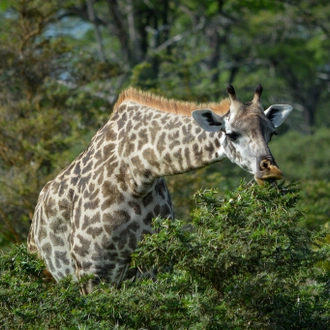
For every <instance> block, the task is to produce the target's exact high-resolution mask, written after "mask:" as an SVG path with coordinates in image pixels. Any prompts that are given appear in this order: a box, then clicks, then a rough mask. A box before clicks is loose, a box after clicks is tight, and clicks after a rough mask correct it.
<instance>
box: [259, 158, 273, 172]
mask: <svg viewBox="0 0 330 330" xmlns="http://www.w3.org/2000/svg"><path fill="white" fill-rule="evenodd" d="M270 166H271V162H270V161H269V160H267V159H264V160H262V161H261V163H260V170H267V169H269V168H270Z"/></svg>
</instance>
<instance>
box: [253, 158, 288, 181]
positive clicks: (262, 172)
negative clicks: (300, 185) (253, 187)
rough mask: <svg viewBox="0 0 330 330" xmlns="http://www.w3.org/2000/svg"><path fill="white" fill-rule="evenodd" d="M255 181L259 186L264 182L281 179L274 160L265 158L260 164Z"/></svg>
mask: <svg viewBox="0 0 330 330" xmlns="http://www.w3.org/2000/svg"><path fill="white" fill-rule="evenodd" d="M255 179H256V181H257V183H258V184H259V185H263V184H264V182H265V181H271V180H281V179H283V173H282V171H281V170H280V169H279V168H278V166H277V164H276V162H275V160H274V159H273V158H270V157H267V158H264V159H263V160H262V161H261V162H260V164H259V171H258V174H257V175H256V176H255Z"/></svg>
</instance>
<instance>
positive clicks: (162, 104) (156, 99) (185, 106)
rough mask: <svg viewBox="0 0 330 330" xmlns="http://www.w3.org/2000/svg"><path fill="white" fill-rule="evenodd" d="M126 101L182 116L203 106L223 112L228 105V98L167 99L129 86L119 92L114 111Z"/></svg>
mask: <svg viewBox="0 0 330 330" xmlns="http://www.w3.org/2000/svg"><path fill="white" fill-rule="evenodd" d="M127 101H133V102H137V103H139V104H143V105H146V106H149V107H151V108H154V109H157V110H160V111H164V112H169V113H175V114H180V115H184V116H190V115H191V113H192V111H194V110H197V109H205V108H207V109H212V110H213V111H214V112H216V113H218V114H225V113H227V112H228V111H229V107H230V100H229V99H227V98H226V99H223V100H222V101H220V102H219V103H215V102H211V103H194V102H187V101H179V100H174V99H168V98H165V97H163V96H159V95H156V94H152V93H150V92H144V91H141V90H138V89H135V88H133V87H129V88H127V89H125V90H124V91H122V92H121V93H120V95H119V97H118V100H117V102H116V104H115V106H114V111H116V110H117V109H118V108H119V106H120V105H121V104H122V103H124V102H127Z"/></svg>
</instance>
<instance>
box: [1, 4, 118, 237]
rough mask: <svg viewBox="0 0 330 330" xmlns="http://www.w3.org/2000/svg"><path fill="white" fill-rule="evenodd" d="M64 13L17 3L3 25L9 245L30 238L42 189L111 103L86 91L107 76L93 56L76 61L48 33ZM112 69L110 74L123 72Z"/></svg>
mask: <svg viewBox="0 0 330 330" xmlns="http://www.w3.org/2000/svg"><path fill="white" fill-rule="evenodd" d="M67 5H70V2H67ZM59 9H60V8H59V4H58V3H57V2H56V1H50V2H47V3H45V2H40V1H38V0H36V1H30V2H26V1H17V2H15V4H14V6H13V7H12V8H11V9H10V10H8V12H7V13H6V15H7V16H6V19H4V20H3V24H2V25H1V27H0V29H1V33H0V36H1V46H0V84H1V91H2V92H1V95H0V191H1V197H0V233H1V234H2V236H1V237H4V238H5V240H6V241H13V242H20V241H21V239H24V238H25V237H26V235H27V231H28V226H29V221H31V219H32V216H33V211H34V207H35V205H36V201H37V196H38V194H39V191H40V189H41V187H42V186H43V185H44V184H45V182H46V180H49V179H50V178H52V176H53V175H54V174H53V173H54V172H58V171H59V170H60V169H61V168H62V167H64V166H65V165H66V164H67V163H68V162H69V160H70V158H71V157H72V156H71V152H72V149H73V148H74V150H75V151H76V152H77V151H79V150H81V149H82V145H83V143H82V142H83V141H82V142H81V145H79V143H77V141H78V136H80V138H81V137H82V136H83V135H84V134H86V131H87V129H89V128H91V127H93V129H95V127H97V126H98V125H99V121H98V120H96V119H95V117H94V113H96V112H97V113H98V114H100V115H101V116H102V113H101V112H100V111H99V110H95V108H96V107H101V106H104V105H107V103H108V102H106V101H105V100H102V99H100V98H98V97H95V96H92V95H91V92H90V89H89V90H87V91H86V90H83V89H82V87H83V86H84V85H86V81H87V82H88V83H90V82H91V81H92V80H93V76H94V79H100V75H99V74H97V70H96V69H95V67H96V68H97V64H95V63H94V64H95V67H94V69H93V76H91V75H90V73H89V72H88V71H87V70H88V65H87V63H88V61H91V57H90V56H88V54H86V53H85V57H83V56H80V63H79V64H77V63H76V61H75V60H74V59H72V56H73V55H74V54H75V50H74V48H72V47H70V46H69V45H68V43H67V42H66V40H64V38H63V37H60V36H55V37H51V34H47V28H49V27H50V26H51V24H52V23H53V21H54V16H55V14H56V13H57V12H58V10H59ZM4 15H5V13H2V16H4ZM8 31H10V33H9V32H8ZM48 32H49V31H48ZM107 67H108V69H111V70H109V72H108V73H107V76H111V75H116V74H117V72H119V70H117V69H116V66H115V65H114V64H112V63H108V64H107ZM86 68H87V70H86ZM103 68H104V65H103ZM100 71H101V70H100ZM64 77H66V78H64ZM79 98H82V99H87V98H88V99H89V100H90V101H89V102H86V101H85V100H84V101H83V102H82V101H80V100H79ZM91 101H92V102H91ZM101 116H100V117H101ZM103 116H104V115H103ZM71 159H72V158H71ZM0 243H1V239H0Z"/></svg>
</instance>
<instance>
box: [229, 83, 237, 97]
mask: <svg viewBox="0 0 330 330" xmlns="http://www.w3.org/2000/svg"><path fill="white" fill-rule="evenodd" d="M227 93H228V95H229V98H230V100H231V101H235V100H236V92H235V88H234V86H233V85H232V84H228V86H227Z"/></svg>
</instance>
